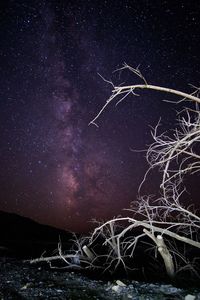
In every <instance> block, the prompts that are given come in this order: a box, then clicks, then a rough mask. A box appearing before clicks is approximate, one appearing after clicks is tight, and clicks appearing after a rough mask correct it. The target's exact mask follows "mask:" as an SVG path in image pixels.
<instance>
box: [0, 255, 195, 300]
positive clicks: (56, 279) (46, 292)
mask: <svg viewBox="0 0 200 300" xmlns="http://www.w3.org/2000/svg"><path fill="white" fill-rule="evenodd" d="M0 299H1V300H11V299H12V300H15V299H16V300H18V299H24V300H25V299H26V300H31V299H38V300H39V299H40V300H42V299H57V300H59V299H60V300H64V299H68V300H80V299H81V300H87V299H88V300H92V299H96V300H97V299H99V300H101V299H105V300H113V299H120V300H126V299H134V300H145V299H146V300H147V299H148V300H151V299H158V300H159V299H160V300H161V299H166V300H173V299H184V300H194V299H195V300H197V299H199V300H200V289H198V288H193V289H187V290H186V289H183V288H178V287H174V286H172V285H169V284H168V285H166V284H160V283H159V284H158V283H157V284H153V283H142V282H137V281H131V280H129V281H128V280H123V279H120V280H116V279H115V280H110V281H109V280H108V279H106V280H93V279H91V276H90V277H87V276H84V275H82V274H80V273H74V272H68V271H60V270H54V269H49V268H47V267H45V266H44V267H43V266H41V265H36V264H35V265H31V264H30V263H28V262H25V263H24V262H23V261H22V260H19V259H18V260H16V259H14V258H5V257H4V258H1V259H0Z"/></svg>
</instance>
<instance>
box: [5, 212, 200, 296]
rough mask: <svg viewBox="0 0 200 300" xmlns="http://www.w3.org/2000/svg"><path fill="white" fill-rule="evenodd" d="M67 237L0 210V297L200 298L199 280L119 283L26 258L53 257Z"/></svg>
mask: <svg viewBox="0 0 200 300" xmlns="http://www.w3.org/2000/svg"><path fill="white" fill-rule="evenodd" d="M72 237H73V236H72V234H70V233H68V232H65V231H62V230H59V229H55V228H51V227H49V226H44V225H40V224H38V223H36V222H34V221H32V220H29V219H27V218H23V217H19V216H17V215H14V214H8V213H4V212H0V300H15V299H16V300H18V299H24V300H32V299H38V300H39V299H58V300H59V299H60V300H64V299H67V300H80V299H81V300H92V299H96V300H97V299H99V300H103V299H105V300H114V299H120V300H126V299H134V300H151V299H158V300H159V299H160V300H162V299H165V300H173V299H174V300H175V299H184V300H200V284H199V288H198V284H197V287H196V288H191V289H189V288H187V289H186V288H185V289H184V288H183V287H181V288H179V287H175V286H173V285H170V284H162V283H144V282H138V281H132V280H125V279H120V280H121V281H120V280H119V279H118V278H117V277H115V279H113V278H111V277H109V276H106V277H105V276H104V275H102V276H101V277H100V276H99V271H94V272H93V273H90V274H87V276H86V275H84V274H83V273H78V272H69V271H66V270H60V269H51V268H50V267H49V265H48V264H44V263H42V264H41V263H40V264H30V263H29V262H28V261H26V260H29V259H31V258H37V257H40V256H41V254H42V253H43V252H44V251H46V252H45V256H49V255H52V253H53V251H54V250H55V249H56V248H57V244H58V241H59V240H61V241H62V245H63V248H64V249H68V248H69V247H70V245H71V244H70V243H71V242H70V241H71V238H72ZM157 275H159V277H160V278H161V277H162V276H161V275H162V274H157ZM152 277H153V274H152ZM94 278H95V279H94ZM96 278H98V280H97V279H96ZM137 278H138V276H136V279H137ZM157 278H158V276H157ZM188 280H189V278H188Z"/></svg>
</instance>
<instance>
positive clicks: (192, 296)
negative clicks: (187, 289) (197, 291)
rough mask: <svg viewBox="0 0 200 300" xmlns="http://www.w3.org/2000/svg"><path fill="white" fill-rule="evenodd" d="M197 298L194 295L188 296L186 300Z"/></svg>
mask: <svg viewBox="0 0 200 300" xmlns="http://www.w3.org/2000/svg"><path fill="white" fill-rule="evenodd" d="M195 298H196V297H195V296H194V295H190V294H188V295H187V296H185V300H195Z"/></svg>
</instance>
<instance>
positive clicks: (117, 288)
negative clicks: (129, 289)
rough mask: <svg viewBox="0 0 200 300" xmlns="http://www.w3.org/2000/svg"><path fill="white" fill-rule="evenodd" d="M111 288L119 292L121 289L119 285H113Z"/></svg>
mask: <svg viewBox="0 0 200 300" xmlns="http://www.w3.org/2000/svg"><path fill="white" fill-rule="evenodd" d="M112 290H113V291H114V292H116V293H118V294H119V293H120V292H121V291H122V287H121V286H119V285H113V287H112Z"/></svg>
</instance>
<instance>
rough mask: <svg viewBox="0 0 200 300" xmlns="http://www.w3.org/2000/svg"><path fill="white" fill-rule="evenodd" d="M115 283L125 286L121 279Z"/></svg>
mask: <svg viewBox="0 0 200 300" xmlns="http://www.w3.org/2000/svg"><path fill="white" fill-rule="evenodd" d="M116 284H117V285H119V286H121V287H125V286H126V284H125V283H123V282H122V281H121V280H117V281H116Z"/></svg>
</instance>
